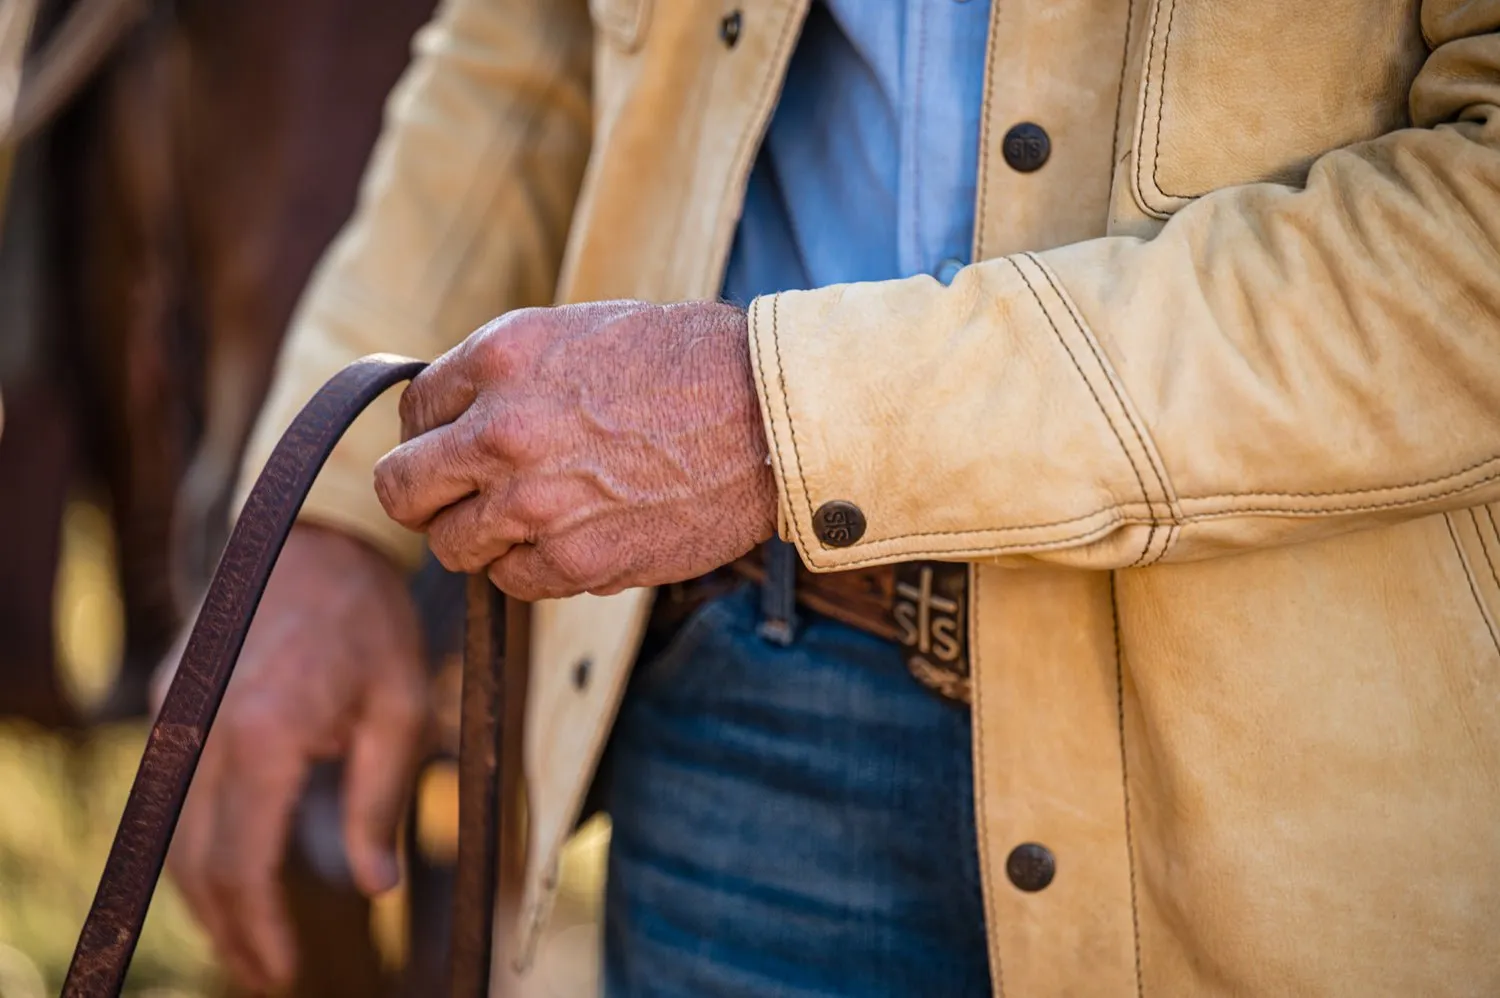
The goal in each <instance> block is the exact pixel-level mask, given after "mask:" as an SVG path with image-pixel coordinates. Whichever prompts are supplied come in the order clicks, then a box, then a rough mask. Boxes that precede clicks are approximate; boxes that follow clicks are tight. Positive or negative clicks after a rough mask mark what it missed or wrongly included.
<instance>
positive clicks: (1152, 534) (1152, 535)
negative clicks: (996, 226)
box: [1005, 257, 1156, 564]
mask: <svg viewBox="0 0 1500 998" xmlns="http://www.w3.org/2000/svg"><path fill="white" fill-rule="evenodd" d="M1005 262H1006V263H1008V264H1010V265H1011V266H1012V267H1013V268H1015V271H1016V273H1017V274H1018V275H1019V276H1020V278H1021V282H1022V283H1023V284H1025V285H1026V290H1027V291H1030V292H1031V297H1032V299H1033V300H1034V301H1035V302H1036V307H1037V308H1038V309H1040V310H1041V313H1042V315H1043V317H1044V318H1046V320H1047V325H1049V326H1051V327H1052V335H1053V336H1055V337H1057V343H1058V345H1059V346H1061V347H1062V348H1063V353H1066V354H1067V355H1068V359H1069V360H1070V361H1072V362H1073V370H1075V371H1077V372H1078V377H1079V379H1080V380H1081V381H1082V382H1083V385H1084V387H1085V388H1087V389H1088V390H1089V394H1090V395H1092V396H1093V397H1094V405H1095V406H1097V407H1098V409H1099V414H1100V415H1101V416H1103V417H1104V421H1105V422H1106V423H1108V424H1109V431H1110V432H1111V433H1113V434H1114V437H1115V442H1116V443H1118V444H1119V445H1120V452H1121V453H1122V454H1124V455H1125V462H1126V463H1127V464H1129V465H1130V470H1131V472H1133V473H1134V474H1135V481H1136V484H1137V485H1138V486H1140V489H1141V499H1142V500H1144V501H1145V503H1146V508H1147V509H1148V510H1150V511H1151V517H1152V518H1151V529H1150V530H1149V531H1148V532H1147V533H1146V546H1145V548H1143V549H1142V550H1141V553H1140V557H1138V558H1136V560H1135V562H1133V564H1140V563H1141V562H1142V561H1144V560H1145V558H1146V555H1147V553H1148V552H1150V550H1151V542H1152V541H1154V540H1155V539H1156V510H1154V509H1152V508H1151V496H1150V494H1149V493H1148V492H1147V491H1146V479H1145V478H1144V477H1143V476H1142V475H1141V469H1140V468H1138V467H1136V463H1135V458H1133V457H1131V456H1130V448H1129V447H1126V446H1125V438H1124V437H1122V436H1121V435H1120V430H1119V428H1118V427H1116V426H1115V421H1114V420H1113V419H1111V418H1110V415H1109V411H1108V410H1107V409H1105V408H1104V403H1103V402H1102V401H1101V400H1100V398H1099V393H1098V391H1096V390H1095V388H1094V384H1093V382H1091V381H1090V380H1089V378H1088V375H1086V374H1084V373H1083V365H1081V364H1079V363H1078V358H1077V357H1076V356H1074V354H1073V350H1072V348H1070V347H1069V346H1068V343H1067V341H1066V340H1064V339H1063V335H1062V331H1061V330H1060V329H1058V328H1057V323H1056V322H1055V321H1053V319H1052V313H1051V312H1049V311H1047V306H1045V305H1043V304H1042V296H1041V295H1039V294H1037V293H1036V288H1035V287H1033V286H1032V284H1031V279H1030V278H1029V277H1027V276H1026V272H1025V271H1023V270H1022V269H1021V265H1020V264H1018V263H1016V261H1015V260H1014V259H1013V258H1011V257H1006V258H1005Z"/></svg>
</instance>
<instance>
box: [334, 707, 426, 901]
mask: <svg viewBox="0 0 1500 998" xmlns="http://www.w3.org/2000/svg"><path fill="white" fill-rule="evenodd" d="M414 687H415V688H414ZM425 707H426V704H425V701H424V695H423V690H422V688H421V686H420V684H405V683H400V682H395V681H387V682H384V683H376V684H375V686H374V688H373V689H372V690H371V691H370V695H369V697H368V698H367V700H366V704H365V709H364V711H363V712H362V713H361V715H360V717H359V719H358V720H357V722H356V723H355V726H354V731H353V735H352V739H351V742H350V746H349V756H348V761H347V763H346V768H345V770H344V773H345V779H346V781H347V782H346V784H345V786H346V793H345V797H344V801H345V803H344V843H345V846H346V847H347V848H348V850H349V868H350V870H351V871H352V872H353V874H354V882H355V884H357V885H358V886H359V889H360V890H361V891H363V892H364V893H365V894H366V895H374V894H379V893H381V892H382V891H387V890H390V889H391V888H392V887H395V886H396V882H397V880H398V879H399V872H398V868H397V864H396V837H397V835H398V833H399V832H400V829H401V815H402V805H403V804H405V802H406V797H407V793H408V790H409V789H410V784H411V780H412V775H413V772H414V770H415V768H416V762H417V751H418V749H419V748H420V745H421V739H422V731H423V726H424V723H425V719H426V710H425Z"/></svg>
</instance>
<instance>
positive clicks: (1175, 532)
mask: <svg viewBox="0 0 1500 998" xmlns="http://www.w3.org/2000/svg"><path fill="white" fill-rule="evenodd" d="M1181 536H1182V526H1181V525H1180V524H1176V523H1174V524H1172V525H1171V526H1169V527H1167V543H1165V544H1163V545H1162V548H1161V550H1160V551H1158V552H1157V553H1156V557H1155V558H1152V559H1151V560H1150V561H1148V562H1146V564H1144V565H1142V566H1141V567H1142V568H1150V567H1151V566H1152V565H1155V564H1156V563H1157V562H1159V561H1161V560H1162V559H1163V558H1165V557H1166V556H1167V552H1168V551H1170V550H1172V545H1174V544H1176V543H1177V538H1179V537H1181Z"/></svg>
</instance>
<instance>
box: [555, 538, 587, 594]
mask: <svg viewBox="0 0 1500 998" xmlns="http://www.w3.org/2000/svg"><path fill="white" fill-rule="evenodd" d="M543 557H544V559H545V560H546V562H547V566H548V568H549V569H550V574H551V576H552V577H553V579H554V580H555V584H556V585H557V586H558V587H559V588H561V589H562V590H564V591H565V594H567V595H571V594H573V593H579V592H583V591H584V590H586V589H587V588H588V586H589V584H590V583H593V582H597V581H599V580H600V578H601V575H602V573H601V572H600V567H601V561H602V560H601V558H600V557H599V554H598V552H597V551H596V550H595V549H594V548H593V547H592V546H590V545H585V544H581V543H578V542H575V541H561V542H558V543H556V544H551V545H548V546H547V547H546V549H545V551H544V555H543Z"/></svg>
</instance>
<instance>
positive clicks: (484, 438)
mask: <svg viewBox="0 0 1500 998" xmlns="http://www.w3.org/2000/svg"><path fill="white" fill-rule="evenodd" d="M475 435H476V436H477V438H478V440H477V442H478V444H479V446H480V448H481V449H482V450H484V451H486V452H488V453H490V454H494V455H498V456H501V457H513V456H517V455H520V454H523V453H524V452H525V451H526V438H527V432H526V421H525V420H524V419H523V418H522V417H521V414H520V413H519V412H518V411H517V410H516V409H515V408H514V407H513V406H508V405H502V406H496V407H494V408H492V409H491V410H490V411H489V412H487V413H486V414H485V415H484V418H483V419H482V420H481V421H480V423H479V426H478V427H477V428H476V430H475Z"/></svg>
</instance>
